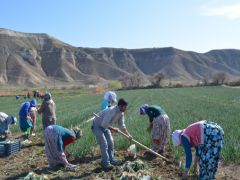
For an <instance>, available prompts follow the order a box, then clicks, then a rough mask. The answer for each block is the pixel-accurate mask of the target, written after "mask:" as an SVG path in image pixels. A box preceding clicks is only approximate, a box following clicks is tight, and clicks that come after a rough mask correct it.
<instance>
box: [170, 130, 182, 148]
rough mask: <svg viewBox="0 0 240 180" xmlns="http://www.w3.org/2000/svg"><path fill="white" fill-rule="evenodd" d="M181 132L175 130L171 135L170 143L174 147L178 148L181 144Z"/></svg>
mask: <svg viewBox="0 0 240 180" xmlns="http://www.w3.org/2000/svg"><path fill="white" fill-rule="evenodd" d="M181 132H182V130H175V131H173V133H172V142H173V145H174V146H179V145H180V144H181V141H180V134H181Z"/></svg>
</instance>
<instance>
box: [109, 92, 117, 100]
mask: <svg viewBox="0 0 240 180" xmlns="http://www.w3.org/2000/svg"><path fill="white" fill-rule="evenodd" d="M109 102H111V103H112V102H117V94H116V93H115V92H114V91H110V92H109Z"/></svg>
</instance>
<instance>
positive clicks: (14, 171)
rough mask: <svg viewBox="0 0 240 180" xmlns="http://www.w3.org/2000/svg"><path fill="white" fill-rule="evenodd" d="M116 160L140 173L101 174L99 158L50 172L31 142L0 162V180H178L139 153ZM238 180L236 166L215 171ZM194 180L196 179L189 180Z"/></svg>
mask: <svg viewBox="0 0 240 180" xmlns="http://www.w3.org/2000/svg"><path fill="white" fill-rule="evenodd" d="M116 156H117V158H118V159H122V160H124V163H125V164H126V163H127V162H135V161H136V160H137V161H139V162H143V163H144V165H146V166H145V168H144V169H142V170H139V171H137V173H129V172H126V171H123V168H121V167H123V166H118V167H115V168H114V169H113V170H111V171H109V172H105V171H103V170H102V168H101V167H100V160H101V159H100V156H99V155H96V156H94V157H85V158H82V159H77V158H74V157H71V156H70V157H68V159H69V161H70V162H71V163H74V164H77V165H78V168H77V170H76V171H74V172H73V171H69V170H66V169H65V168H63V167H59V168H56V169H54V170H50V169H48V168H47V165H48V163H47V159H46V156H45V154H44V146H43V144H42V143H41V139H37V138H35V139H34V142H33V143H32V144H31V145H29V146H27V147H23V148H22V149H21V151H20V152H19V153H17V154H16V155H11V156H9V157H1V158H0V167H1V171H0V179H18V178H22V177H26V176H27V174H28V173H29V172H34V173H35V174H37V175H41V176H42V177H44V178H46V179H120V177H123V176H125V177H127V176H128V177H136V176H140V175H149V176H151V177H153V178H155V179H180V176H179V169H178V167H177V166H176V165H174V164H169V163H165V162H164V161H162V160H161V159H159V158H155V159H149V158H146V157H145V156H142V155H141V153H140V154H139V156H138V157H137V159H135V160H134V161H133V160H131V159H130V158H129V157H127V156H126V152H124V151H117V152H116ZM166 156H167V157H168V158H169V159H172V157H171V155H170V154H166ZM237 177H240V167H239V166H227V167H220V168H219V170H218V175H217V179H219V180H220V179H238V178H237ZM191 179H196V178H191Z"/></svg>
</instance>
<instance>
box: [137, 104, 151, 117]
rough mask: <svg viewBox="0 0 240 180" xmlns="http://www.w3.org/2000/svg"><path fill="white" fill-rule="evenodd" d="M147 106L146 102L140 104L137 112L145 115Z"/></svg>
mask: <svg viewBox="0 0 240 180" xmlns="http://www.w3.org/2000/svg"><path fill="white" fill-rule="evenodd" d="M148 107H149V105H148V104H143V105H141V107H140V109H139V112H140V114H141V115H145V114H146V109H147V108H148Z"/></svg>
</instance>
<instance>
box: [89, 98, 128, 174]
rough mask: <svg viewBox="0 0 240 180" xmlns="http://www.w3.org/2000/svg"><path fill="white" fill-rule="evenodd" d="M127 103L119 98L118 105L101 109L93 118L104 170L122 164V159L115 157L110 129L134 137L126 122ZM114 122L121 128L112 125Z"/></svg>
mask: <svg viewBox="0 0 240 180" xmlns="http://www.w3.org/2000/svg"><path fill="white" fill-rule="evenodd" d="M127 105H128V103H127V102H126V101H125V100H124V99H119V101H118V104H117V105H115V106H113V107H110V108H107V109H105V110H103V111H101V112H100V113H99V114H98V116H96V117H95V118H94V119H93V124H92V131H93V133H94V135H95V136H96V139H97V142H98V144H99V146H100V151H101V156H102V161H101V165H102V167H103V169H104V170H111V169H112V168H113V165H120V164H121V161H119V160H116V159H115V158H114V143H113V138H112V134H111V131H110V130H113V131H115V132H117V131H119V129H120V130H121V131H122V132H123V133H124V134H126V135H127V136H128V137H129V139H132V136H131V135H130V134H129V132H128V131H127V129H126V125H125V122H124V112H125V111H126V109H127ZM114 122H116V123H117V124H118V127H119V129H118V128H115V127H112V124H113V123H114Z"/></svg>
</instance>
